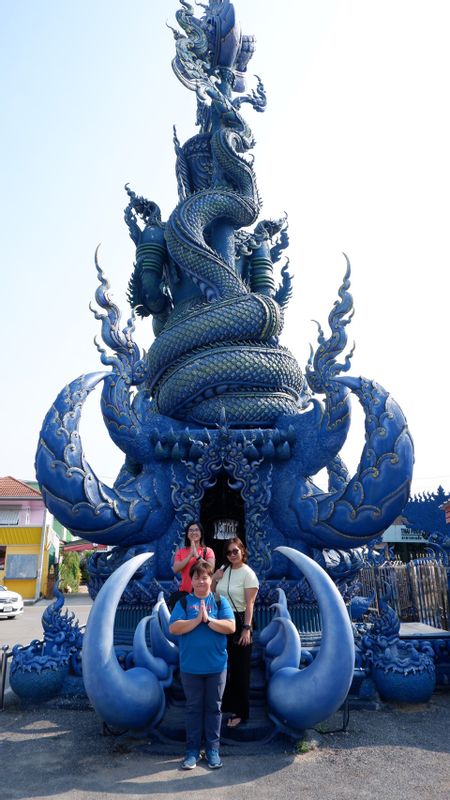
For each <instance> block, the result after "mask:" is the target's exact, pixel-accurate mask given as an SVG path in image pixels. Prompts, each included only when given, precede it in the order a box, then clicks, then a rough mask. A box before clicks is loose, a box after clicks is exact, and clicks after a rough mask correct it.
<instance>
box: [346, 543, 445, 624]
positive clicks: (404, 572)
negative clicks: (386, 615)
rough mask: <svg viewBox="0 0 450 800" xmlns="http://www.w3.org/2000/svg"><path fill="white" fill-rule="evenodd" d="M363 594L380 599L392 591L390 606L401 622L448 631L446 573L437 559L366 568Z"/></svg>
mask: <svg viewBox="0 0 450 800" xmlns="http://www.w3.org/2000/svg"><path fill="white" fill-rule="evenodd" d="M360 582H361V594H362V595H364V596H368V595H370V594H371V593H372V592H373V591H374V590H375V593H376V600H375V603H376V605H377V607H379V600H380V597H382V596H383V595H385V594H386V593H388V591H389V589H390V590H391V598H390V600H388V602H389V605H391V606H393V607H394V608H395V610H396V612H397V614H398V616H399V618H400V620H401V621H402V622H424V623H426V624H427V625H432V626H433V627H435V628H442V629H443V630H446V631H447V630H449V602H448V583H447V570H446V568H445V566H444V565H443V564H442V563H441V562H439V561H435V560H434V559H430V558H416V559H414V561H410V562H409V563H408V564H404V563H403V562H401V561H386V562H385V563H384V564H383V565H382V566H380V567H374V566H371V565H369V564H368V565H367V566H366V567H364V568H363V570H362V571H361V573H360Z"/></svg>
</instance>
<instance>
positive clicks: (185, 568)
mask: <svg viewBox="0 0 450 800" xmlns="http://www.w3.org/2000/svg"><path fill="white" fill-rule="evenodd" d="M201 559H203V560H204V561H207V562H208V564H210V566H211V567H212V569H213V570H214V566H215V563H216V559H215V556H214V551H213V550H211V548H210V547H205V542H204V533H203V528H202V526H201V525H200V523H199V522H189V523H188V524H187V525H186V528H185V531H184V547H180V548H179V550H177V552H176V553H175V558H174V560H173V566H172V569H173V571H174V573H175V575H177V574H178V573H179V572H181V583H180V591H181V592H191V591H192V581H191V578H190V576H189V570H190V569H191V567H192V566H193V564H195V563H196V561H200V560H201Z"/></svg>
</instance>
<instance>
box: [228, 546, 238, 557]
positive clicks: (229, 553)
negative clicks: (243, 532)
mask: <svg viewBox="0 0 450 800" xmlns="http://www.w3.org/2000/svg"><path fill="white" fill-rule="evenodd" d="M238 553H239V547H233V549H232V550H227V556H237V554H238Z"/></svg>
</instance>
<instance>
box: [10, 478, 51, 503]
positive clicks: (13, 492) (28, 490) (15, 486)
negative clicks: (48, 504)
mask: <svg viewBox="0 0 450 800" xmlns="http://www.w3.org/2000/svg"><path fill="white" fill-rule="evenodd" d="M1 497H3V498H7V499H8V500H9V499H13V498H17V499H22V498H30V499H31V498H34V499H35V500H39V499H42V495H41V493H40V492H39V491H38V490H37V489H33V487H32V486H28V484H27V483H24V481H19V480H17V478H11V475H6V476H5V477H4V478H0V498H1Z"/></svg>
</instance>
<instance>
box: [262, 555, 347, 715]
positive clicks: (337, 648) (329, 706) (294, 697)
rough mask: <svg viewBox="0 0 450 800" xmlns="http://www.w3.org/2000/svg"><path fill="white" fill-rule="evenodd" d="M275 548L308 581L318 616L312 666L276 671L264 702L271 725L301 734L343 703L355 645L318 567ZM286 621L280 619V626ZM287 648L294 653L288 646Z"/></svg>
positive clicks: (343, 613) (332, 590) (331, 588)
mask: <svg viewBox="0 0 450 800" xmlns="http://www.w3.org/2000/svg"><path fill="white" fill-rule="evenodd" d="M276 550H277V551H278V552H279V553H282V554H283V555H285V556H286V557H287V558H289V559H290V560H291V561H292V562H293V563H294V564H295V565H296V566H297V567H298V568H299V570H300V571H301V572H302V573H303V574H304V575H305V577H306V578H307V579H308V581H309V583H310V584H311V588H312V589H313V591H314V593H315V595H316V596H317V600H318V603H319V608H320V612H321V615H322V625H323V633H322V642H321V646H320V650H319V653H318V654H317V656H316V658H315V659H314V661H313V663H312V664H311V665H310V666H308V667H306V668H305V669H302V670H300V669H297V667H294V666H291V667H282V668H281V669H278V670H277V671H276V672H275V673H274V675H273V676H272V678H271V679H270V682H269V686H268V692H267V698H268V704H269V708H270V711H271V712H272V715H273V717H274V718H275V721H276V722H277V723H278V724H281V725H282V726H284V727H287V728H289V729H290V730H295V731H301V730H304V729H305V728H311V727H313V726H314V725H317V723H319V722H321V721H322V720H324V719H326V718H327V717H329V716H330V715H331V714H333V713H334V712H335V711H337V709H338V708H339V707H340V706H341V705H342V703H343V702H344V700H345V698H346V696H347V694H348V691H349V689H350V685H351V682H352V678H353V670H354V663H355V646H354V641H353V632H352V626H351V623H350V619H349V616H348V613H347V609H346V607H345V603H344V601H343V599H342V597H341V595H340V594H339V592H338V590H337V589H336V586H335V585H334V583H333V582H332V581H331V579H330V578H329V577H328V575H327V574H326V572H324V570H323V569H322V567H320V566H319V565H318V564H317V563H316V562H315V561H313V560H312V559H311V558H308V556H305V555H304V554H303V553H300V552H298V551H297V550H293V549H292V548H291V547H277V548H276ZM285 622H286V620H281V619H280V620H279V624H280V623H281V627H283V623H285ZM287 647H288V648H289V649H292V648H291V646H290V644H289V643H288V644H287ZM294 650H295V652H297V649H296V648H294ZM280 662H281V663H283V661H282V659H280ZM272 666H274V665H273V664H272Z"/></svg>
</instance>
